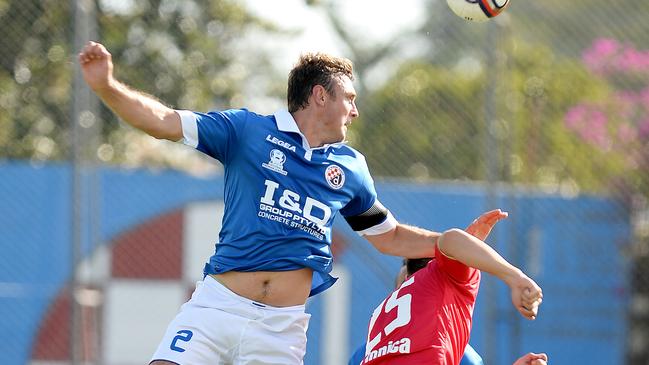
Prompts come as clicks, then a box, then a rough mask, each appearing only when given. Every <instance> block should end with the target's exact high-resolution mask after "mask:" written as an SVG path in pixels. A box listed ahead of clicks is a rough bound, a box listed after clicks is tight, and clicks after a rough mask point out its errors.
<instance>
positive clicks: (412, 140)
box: [354, 42, 620, 192]
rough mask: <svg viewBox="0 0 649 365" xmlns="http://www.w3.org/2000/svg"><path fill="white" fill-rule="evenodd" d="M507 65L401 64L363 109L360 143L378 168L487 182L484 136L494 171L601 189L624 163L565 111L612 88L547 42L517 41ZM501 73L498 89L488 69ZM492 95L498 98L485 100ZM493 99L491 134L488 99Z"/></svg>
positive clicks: (557, 184)
mask: <svg viewBox="0 0 649 365" xmlns="http://www.w3.org/2000/svg"><path fill="white" fill-rule="evenodd" d="M513 44H514V45H515V46H514V47H511V50H510V51H509V52H508V53H507V58H506V61H502V60H501V61H500V62H505V66H506V67H497V65H491V66H492V67H491V68H489V67H487V66H485V65H484V63H480V62H479V60H464V61H461V62H458V63H457V64H456V65H454V66H452V67H451V66H443V65H433V64H431V63H429V62H411V63H408V64H404V65H403V66H402V67H401V69H400V70H399V72H398V73H397V74H396V75H395V76H394V77H393V78H392V79H391V80H389V81H388V82H387V83H386V86H385V87H384V88H382V89H381V90H378V91H377V92H376V94H373V95H371V97H370V98H369V99H370V100H372V101H371V103H368V105H363V106H362V109H361V110H362V111H363V112H362V113H361V117H360V121H359V123H358V126H357V127H356V128H357V133H355V134H354V137H355V142H356V144H357V145H358V146H359V147H360V149H361V150H362V151H364V152H365V154H366V156H367V158H368V161H369V163H370V165H371V166H372V167H373V169H374V170H375V171H377V173H378V174H380V175H387V176H414V177H417V176H422V177H432V178H442V179H471V180H473V179H478V180H481V179H485V178H486V176H485V172H486V170H485V169H486V163H485V159H486V155H487V152H486V150H485V148H486V147H485V141H486V139H485V138H486V133H491V134H492V135H493V136H494V138H495V139H496V141H497V146H496V148H497V149H496V150H494V151H490V152H489V153H494V154H496V155H497V159H498V161H499V164H498V178H499V179H502V180H510V181H513V182H521V183H533V184H538V183H542V184H545V185H547V186H553V187H554V188H555V189H559V188H564V189H571V190H572V191H573V192H574V190H575V189H586V190H591V191H593V190H601V189H603V188H604V187H605V185H606V182H605V181H604V180H603V179H601V175H602V174H603V173H604V174H606V173H610V174H613V173H614V172H615V171H616V169H619V166H620V165H619V161H618V160H617V159H616V158H610V157H609V156H607V154H606V153H605V151H600V150H598V149H596V148H593V147H592V146H590V145H588V144H586V143H584V142H583V141H582V140H581V139H580V138H578V137H577V136H575V135H574V133H571V132H570V130H569V129H567V128H566V126H565V123H564V117H565V114H566V112H567V111H568V110H569V109H570V108H571V107H572V106H573V105H574V104H575V103H576V102H578V101H579V100H582V99H583V98H589V97H591V98H601V97H604V96H605V95H607V94H608V92H609V89H610V87H609V85H608V84H607V83H606V82H603V81H602V80H601V79H598V78H594V77H593V76H592V75H591V74H590V73H589V72H588V71H587V70H586V69H585V68H584V67H583V65H582V64H581V63H580V62H578V61H577V60H572V59H569V58H562V57H559V56H556V55H554V54H553V53H552V51H551V50H550V49H548V48H543V47H538V46H534V47H531V46H527V45H525V44H516V42H513ZM488 72H496V73H497V74H496V75H492V76H493V77H494V80H495V81H494V85H493V89H487V87H489V86H488V83H487V82H486V81H487V73H488ZM489 93H493V96H494V97H493V98H491V99H488V98H487V96H488V94H489ZM487 100H494V103H495V105H494V106H493V109H494V110H495V114H494V118H495V122H494V124H493V127H492V129H491V130H490V131H487V128H486V125H487V121H486V115H485V111H486V109H485V104H486V103H487Z"/></svg>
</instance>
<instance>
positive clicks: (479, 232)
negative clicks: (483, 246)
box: [466, 209, 508, 241]
mask: <svg viewBox="0 0 649 365" xmlns="http://www.w3.org/2000/svg"><path fill="white" fill-rule="evenodd" d="M507 215H508V214H507V212H503V211H502V210H500V209H494V210H490V211H488V212H486V213H483V214H482V215H481V216H479V217H478V218H477V219H476V220H474V221H473V222H471V224H470V225H469V226H468V227H467V228H466V233H468V234H470V235H472V236H474V237H476V238H478V239H480V240H481V241H484V240H486V239H487V237H488V236H489V233H491V230H492V229H493V228H494V226H495V225H496V223H498V221H500V220H501V219H504V218H507Z"/></svg>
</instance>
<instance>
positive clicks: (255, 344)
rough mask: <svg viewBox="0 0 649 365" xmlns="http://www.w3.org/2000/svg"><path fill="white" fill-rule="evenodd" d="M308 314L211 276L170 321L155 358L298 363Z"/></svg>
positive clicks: (193, 362) (232, 364) (209, 364)
mask: <svg viewBox="0 0 649 365" xmlns="http://www.w3.org/2000/svg"><path fill="white" fill-rule="evenodd" d="M310 317H311V315H310V314H307V313H305V312H304V305H299V306H294V307H282V308H278V307H271V306H268V305H265V304H261V303H257V302H254V301H252V300H249V299H246V298H244V297H241V296H239V295H237V294H235V293H233V292H232V291H230V290H229V289H228V288H226V287H225V286H223V285H221V283H219V282H218V281H216V280H214V278H212V277H211V276H209V275H208V276H206V277H205V280H203V281H199V282H197V283H196V290H194V293H193V294H192V297H191V299H190V300H189V301H188V302H187V303H185V304H183V306H182V307H181V308H180V312H179V313H178V314H177V315H176V318H174V319H173V321H171V323H170V324H169V327H168V328H167V332H166V333H165V335H164V337H163V339H162V342H160V345H159V346H158V349H157V350H156V352H155V353H154V354H153V358H152V359H151V361H154V360H166V361H171V362H173V363H176V364H179V365H226V364H228V365H243V364H245V365H255V364H259V365H261V364H266V365H268V364H277V365H293V364H295V365H299V364H302V360H303V358H304V354H305V352H306V330H307V327H308V325H309V318H310Z"/></svg>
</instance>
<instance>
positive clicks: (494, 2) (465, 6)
mask: <svg viewBox="0 0 649 365" xmlns="http://www.w3.org/2000/svg"><path fill="white" fill-rule="evenodd" d="M446 3H447V4H448V6H449V7H450V8H451V10H453V12H454V13H455V14H457V16H459V17H460V18H464V19H466V20H471V21H474V22H483V21H485V20H488V19H490V18H493V17H495V16H496V15H498V14H500V13H502V12H503V10H505V8H506V7H507V5H509V3H510V0H446Z"/></svg>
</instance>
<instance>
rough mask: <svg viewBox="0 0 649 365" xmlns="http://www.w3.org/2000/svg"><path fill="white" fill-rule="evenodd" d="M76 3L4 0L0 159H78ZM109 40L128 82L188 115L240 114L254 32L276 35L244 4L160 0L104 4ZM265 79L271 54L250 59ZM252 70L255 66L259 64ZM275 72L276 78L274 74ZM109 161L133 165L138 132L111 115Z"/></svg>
mask: <svg viewBox="0 0 649 365" xmlns="http://www.w3.org/2000/svg"><path fill="white" fill-rule="evenodd" d="M71 4H72V2H70V1H64V2H60V1H54V0H45V1H41V0H38V1H37V0H25V1H20V2H18V1H9V2H7V1H6V0H0V34H2V35H3V36H2V37H0V45H2V46H3V47H2V48H1V49H2V51H0V66H1V68H0V107H1V108H2V110H3V112H2V113H1V114H0V146H1V147H0V148H1V149H2V150H1V152H0V155H1V156H3V157H4V158H24V159H34V160H60V159H66V158H68V157H69V146H68V145H69V143H68V135H69V134H68V131H69V126H70V115H71V105H70V103H71V94H72V74H73V70H74V67H75V63H76V54H77V52H78V51H79V50H77V49H72V48H73V46H72V39H73V33H72V32H73V28H72V27H73V24H74V21H73V16H72V15H73V10H72V9H71ZM97 5H98V9H97V10H98V11H97V14H98V15H97V18H98V19H97V20H98V28H99V39H100V41H101V42H102V43H104V44H105V45H106V46H107V48H108V49H109V50H110V51H111V53H112V54H113V61H114V63H115V64H116V70H115V71H116V75H117V77H118V79H120V80H122V81H124V82H126V83H127V84H130V85H132V86H134V87H135V88H137V89H140V90H143V91H145V92H147V93H150V94H152V95H155V96H156V97H158V98H159V99H160V100H163V101H164V102H165V103H166V104H169V105H171V106H173V107H178V108H192V109H198V110H207V109H210V108H212V107H215V106H219V107H223V106H230V104H231V103H232V102H233V100H236V99H237V98H240V97H241V93H242V88H243V87H244V82H243V81H245V79H246V78H247V77H248V76H249V75H248V74H247V73H246V72H245V71H242V70H241V67H239V62H238V61H239V60H240V59H241V55H240V54H241V41H242V39H243V38H244V37H245V34H246V32H248V31H249V30H250V29H257V30H259V29H261V30H262V31H264V32H267V33H272V32H274V31H276V29H275V28H274V26H273V25H272V24H270V23H268V22H266V21H263V20H261V19H258V18H256V17H254V16H253V15H251V13H249V12H248V10H247V9H246V8H244V7H243V5H241V4H240V3H239V2H237V1H234V0H231V1H210V2H205V1H198V0H195V1H194V0H187V1H180V0H177V1H176V0H150V1H113V0H102V1H98V2H97ZM249 56H250V57H249V58H250V59H252V60H253V61H254V62H255V63H254V66H255V67H251V69H253V70H254V71H255V72H260V73H264V72H265V71H264V70H267V67H268V63H266V62H265V60H266V58H265V57H264V56H263V55H254V54H251V55H249ZM251 62H252V61H251ZM266 72H267V71H266ZM100 119H101V121H102V124H103V131H102V133H101V134H102V136H101V137H100V139H101V141H102V148H103V150H104V151H107V150H108V151H110V153H104V154H103V157H104V160H106V161H112V162H120V161H124V160H125V159H127V158H128V156H127V155H128V154H129V153H130V152H132V151H130V152H129V151H128V149H129V148H130V149H133V148H135V147H133V145H131V146H130V147H129V146H127V145H128V143H129V142H133V137H132V136H129V133H133V131H132V130H131V129H130V128H119V122H118V120H117V118H116V117H115V116H114V114H112V113H111V112H110V111H108V110H107V109H105V108H104V107H102V111H101V113H100Z"/></svg>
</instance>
